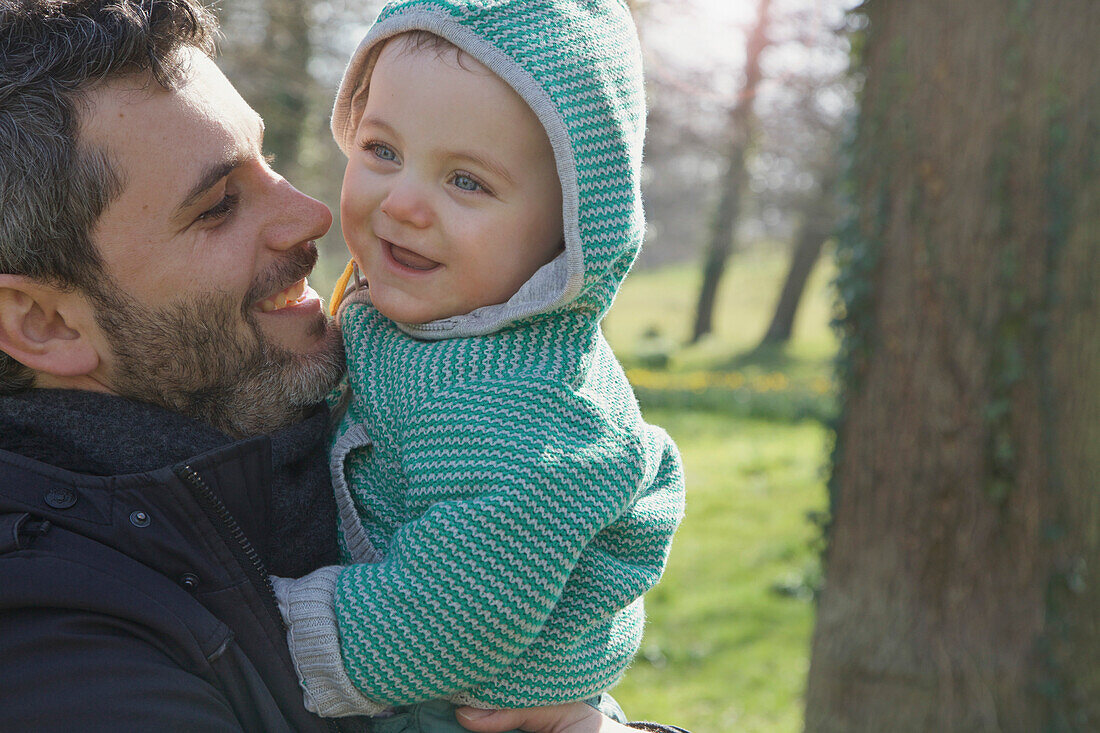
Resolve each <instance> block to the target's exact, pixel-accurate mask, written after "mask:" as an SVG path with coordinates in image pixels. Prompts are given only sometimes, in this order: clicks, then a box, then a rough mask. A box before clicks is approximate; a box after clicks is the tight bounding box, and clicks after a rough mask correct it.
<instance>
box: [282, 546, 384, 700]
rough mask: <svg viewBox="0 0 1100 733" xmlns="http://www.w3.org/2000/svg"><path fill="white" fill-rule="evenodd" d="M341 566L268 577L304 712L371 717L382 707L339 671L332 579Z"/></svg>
mask: <svg viewBox="0 0 1100 733" xmlns="http://www.w3.org/2000/svg"><path fill="white" fill-rule="evenodd" d="M342 570H343V568H342V567H340V566H338V565H330V566H329V567H324V568H320V569H319V570H314V571H313V572H312V573H310V574H309V575H306V576H304V577H302V578H299V579H298V580H291V579H289V578H277V577H275V576H272V577H271V583H272V585H273V586H274V588H275V597H276V599H277V600H278V603H279V612H280V613H281V614H282V615H283V620H284V621H285V622H286V628H287V632H286V638H287V643H288V644H289V645H290V655H291V657H293V659H294V668H295V670H296V671H297V672H298V680H299V681H300V683H301V685H302V690H303V691H304V693H305V694H304V698H305V706H306V710H309V711H310V712H314V713H317V714H318V715H320V716H321V717H323V718H341V717H344V716H348V715H375V714H377V713H380V712H382V711H384V710H386V709H387V706H386V705H381V704H379V703H376V702H375V701H373V700H371V699H369V698H367V697H364V695H363V693H362V692H360V691H359V688H357V687H356V686H355V684H354V683H353V682H352V681H351V678H350V677H348V673H347V671H346V670H345V669H344V658H343V656H342V655H341V654H340V630H339V627H338V626H337V625H336V580H337V578H338V577H339V576H340V572H341V571H342Z"/></svg>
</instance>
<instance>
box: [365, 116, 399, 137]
mask: <svg viewBox="0 0 1100 733" xmlns="http://www.w3.org/2000/svg"><path fill="white" fill-rule="evenodd" d="M359 125H360V126H363V125H368V126H370V127H380V128H382V129H383V130H385V131H386V132H388V133H390V134H391V135H392V134H394V133H395V130H394V129H393V125H391V124H390V123H388V122H386V121H385V120H383V119H382V118H381V117H363V119H361V120H359Z"/></svg>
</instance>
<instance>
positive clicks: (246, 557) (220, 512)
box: [175, 463, 340, 731]
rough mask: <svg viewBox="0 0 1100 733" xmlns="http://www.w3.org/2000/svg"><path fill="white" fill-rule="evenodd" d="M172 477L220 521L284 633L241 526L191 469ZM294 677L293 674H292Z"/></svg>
mask: <svg viewBox="0 0 1100 733" xmlns="http://www.w3.org/2000/svg"><path fill="white" fill-rule="evenodd" d="M175 473H176V476H178V477H179V479H180V480H181V481H183V483H184V484H185V485H186V486H187V487H189V488H190V489H191V493H192V494H193V495H194V496H195V498H196V499H197V500H198V502H199V504H200V505H202V507H203V509H205V510H206V514H207V516H209V517H210V518H211V519H215V520H217V521H220V522H221V526H222V528H223V529H225V530H226V532H227V533H228V535H229V538H230V539H231V540H232V542H230V543H228V544H229V549H230V551H231V552H232V553H233V555H234V556H235V557H236V558H237V562H239V563H240V564H241V567H242V568H244V572H245V575H247V576H248V579H249V580H250V581H251V582H252V586H253V587H254V588H262V589H263V591H262V592H261V593H260V596H261V597H262V598H264V599H265V600H266V603H265V604H264V605H265V606H266V607H267V612H268V613H269V614H271V615H272V617H273V618H274V619H275V620H276V621H277V622H278V627H279V628H280V629H282V630H283V632H284V633H285V632H286V623H284V622H283V615H282V614H281V613H279V601H278V599H277V598H276V597H275V588H274V586H272V585H271V578H270V577H268V572H267V567H266V566H265V565H264V561H263V560H262V559H261V558H260V554H259V553H258V552H256V548H255V547H254V546H253V545H252V543H251V542H250V541H249V539H248V537H246V536H245V534H244V530H242V529H241V525H239V524H238V523H237V520H236V519H234V518H233V515H232V514H230V513H229V510H228V509H226V507H225V503H224V502H222V500H221V499H220V498H219V497H218V495H217V494H215V493H214V491H213V490H212V489H211V488H210V487H209V486H208V485H207V484H206V482H205V481H203V479H202V476H200V475H199V474H198V473H196V472H195V470H194V469H193V468H191V466H189V465H187V464H186V463H185V464H183V465H180V466H176V468H175ZM295 676H297V672H295ZM321 720H324V722H325V725H326V727H327V728H328V729H329V730H331V731H339V730H340V724H339V723H337V722H336V721H335V720H332V719H330V718H322V719H321Z"/></svg>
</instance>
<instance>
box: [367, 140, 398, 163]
mask: <svg viewBox="0 0 1100 733" xmlns="http://www.w3.org/2000/svg"><path fill="white" fill-rule="evenodd" d="M371 150H372V152H374V154H375V156H376V157H378V158H381V159H382V160H397V153H395V152H393V149H392V148H390V147H388V146H386V145H383V144H381V143H375V144H374V145H372V146H371Z"/></svg>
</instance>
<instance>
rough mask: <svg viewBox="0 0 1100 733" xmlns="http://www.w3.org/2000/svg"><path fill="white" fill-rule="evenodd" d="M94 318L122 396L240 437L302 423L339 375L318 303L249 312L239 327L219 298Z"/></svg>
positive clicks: (133, 307)
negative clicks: (104, 336) (294, 309)
mask: <svg viewBox="0 0 1100 733" xmlns="http://www.w3.org/2000/svg"><path fill="white" fill-rule="evenodd" d="M311 310H312V312H311ZM97 317H98V318H99V321H100V325H101V326H102V327H103V330H104V332H105V333H106V334H107V337H108V339H109V341H110V343H111V347H112V351H113V352H114V357H115V364H116V368H115V369H114V370H113V371H114V372H115V373H114V374H113V375H112V378H113V379H112V381H113V383H114V386H115V388H116V391H117V392H118V393H119V394H122V395H124V396H128V397H133V398H135V399H140V400H143V401H145V402H152V403H154V404H159V405H161V406H163V407H165V408H167V409H169V410H173V411H175V412H179V413H181V414H184V415H187V416H189V417H192V418H195V419H198V420H201V421H203V422H206V423H207V424H209V425H212V426H213V427H215V428H217V429H219V430H221V431H222V432H225V433H227V434H229V435H232V436H236V437H244V436H249V435H258V434H262V433H269V432H272V431H274V430H278V429H280V428H283V427H286V426H287V425H289V424H291V423H293V422H295V421H296V420H298V419H301V417H303V416H304V414H305V413H306V412H308V411H309V410H310V409H312V408H313V407H314V406H316V405H317V404H318V403H320V402H321V401H322V400H323V399H324V397H325V395H327V394H328V392H329V391H330V390H331V389H332V388H333V387H334V386H335V385H336V384H337V383H338V382H339V381H340V378H341V377H342V376H343V372H344V358H343V343H342V339H341V337H340V331H339V328H338V327H337V326H336V324H335V323H334V322H333V321H332V319H330V318H328V317H327V316H325V315H324V313H323V312H322V311H321V309H320V307H319V304H318V306H317V307H315V308H312V309H311V308H303V309H301V310H300V311H298V312H296V313H284V314H282V315H280V314H279V312H278V311H274V312H271V313H256V312H250V313H248V314H247V316H246V319H245V321H246V322H245V323H242V322H241V312H240V309H239V306H238V307H234V306H233V305H231V304H230V303H229V302H228V301H227V299H226V298H224V297H218V296H216V295H211V296H208V297H202V298H193V299H190V300H187V301H183V302H180V303H176V304H174V305H172V306H169V307H166V308H162V309H160V310H148V309H145V308H141V307H140V306H139V305H138V304H137V303H136V302H132V301H130V300H125V299H121V298H120V299H117V301H116V302H111V303H104V304H103V307H101V308H99V309H98V311H97Z"/></svg>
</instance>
